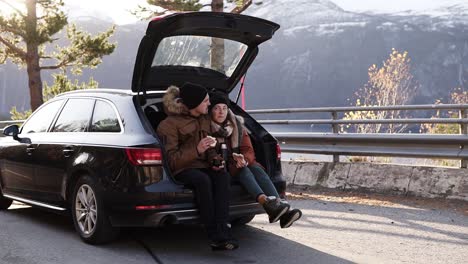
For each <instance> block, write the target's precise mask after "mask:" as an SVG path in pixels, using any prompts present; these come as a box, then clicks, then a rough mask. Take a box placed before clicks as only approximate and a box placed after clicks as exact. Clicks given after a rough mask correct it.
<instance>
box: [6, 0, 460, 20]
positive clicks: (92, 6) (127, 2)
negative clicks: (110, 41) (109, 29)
mask: <svg viewBox="0 0 468 264" xmlns="http://www.w3.org/2000/svg"><path fill="white" fill-rule="evenodd" d="M20 1H21V0H17V1H11V2H20ZM256 1H262V2H263V3H264V4H266V3H268V1H269V0H254V2H256ZM289 1H292V0H289ZM330 1H331V2H334V3H335V4H337V5H338V6H340V7H341V8H343V9H344V10H347V11H354V12H364V11H371V12H374V13H390V12H405V11H412V12H418V13H420V12H423V13H424V11H430V10H434V9H437V8H440V7H448V6H454V5H459V6H463V7H465V8H468V0H391V1H390V0H330ZM201 2H209V1H208V0H201ZM138 5H146V0H65V8H66V10H67V11H68V14H69V17H70V18H72V19H73V18H77V17H101V18H107V19H112V20H113V21H114V23H116V24H117V25H123V24H129V23H133V22H136V21H137V20H138V19H137V18H135V17H134V16H133V15H132V14H130V13H129V10H132V9H135V8H137V6H138ZM0 8H2V11H3V10H4V8H5V7H4V6H1V2H0Z"/></svg>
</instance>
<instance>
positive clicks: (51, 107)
mask: <svg viewBox="0 0 468 264" xmlns="http://www.w3.org/2000/svg"><path fill="white" fill-rule="evenodd" d="M62 103H63V100H58V101H54V102H51V103H48V104H46V105H44V106H43V107H41V108H40V109H39V110H37V111H36V112H34V114H33V115H32V116H31V118H30V119H29V120H28V121H27V122H26V123H24V125H23V127H22V128H21V133H22V134H27V133H40V132H46V131H47V129H48V128H49V126H50V123H51V122H52V119H54V117H55V115H56V114H57V111H58V110H59V109H60V106H61V105H62Z"/></svg>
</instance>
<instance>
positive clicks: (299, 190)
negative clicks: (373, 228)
mask: <svg viewBox="0 0 468 264" xmlns="http://www.w3.org/2000/svg"><path fill="white" fill-rule="evenodd" d="M286 195H287V198H288V199H289V200H307V199H308V200H317V201H323V202H338V203H352V204H361V205H371V206H386V207H401V206H411V207H418V208H424V209H444V210H452V211H456V212H460V213H462V214H464V215H467V216H468V202H466V201H461V200H450V199H443V198H422V197H414V196H404V195H390V194H377V193H363V192H358V191H340V190H330V189H323V188H311V187H305V186H288V192H287V193H286Z"/></svg>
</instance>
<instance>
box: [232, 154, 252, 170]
mask: <svg viewBox="0 0 468 264" xmlns="http://www.w3.org/2000/svg"><path fill="white" fill-rule="evenodd" d="M232 158H233V159H234V161H235V162H236V168H238V169H240V168H244V167H245V166H247V165H248V162H247V161H246V160H245V158H244V155H242V154H237V153H233V154H232Z"/></svg>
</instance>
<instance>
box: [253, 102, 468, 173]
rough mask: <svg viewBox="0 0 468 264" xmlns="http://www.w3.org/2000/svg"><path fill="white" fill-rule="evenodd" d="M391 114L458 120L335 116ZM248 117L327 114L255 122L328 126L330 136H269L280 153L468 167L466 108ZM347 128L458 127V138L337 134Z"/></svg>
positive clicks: (334, 110) (337, 109)
mask: <svg viewBox="0 0 468 264" xmlns="http://www.w3.org/2000/svg"><path fill="white" fill-rule="evenodd" d="M392 110H456V111H458V116H459V118H404V119H365V120H347V119H342V118H339V113H345V112H353V111H392ZM247 112H248V113H249V114H252V115H256V114H285V113H329V114H330V115H331V119H300V120H298V119H295V120H287V119H283V120H279V119H275V120H271V119H268V120H258V122H259V123H260V124H264V125H265V124H276V125H290V124H311V125H312V124H328V125H330V126H331V130H332V132H331V133H312V132H310V133H307V132H304V133H282V132H272V135H273V136H275V137H276V138H277V139H278V141H279V142H280V145H281V148H282V150H283V151H284V152H293V153H313V154H327V155H333V161H334V162H338V161H339V156H340V155H352V156H386V157H418V158H444V159H458V160H460V161H461V162H460V167H462V168H466V167H467V164H468V149H467V148H468V104H449V105H397V106H383V107H376V106H368V107H316V108H288V109H260V110H248V111H247ZM347 124H458V125H459V134H458V135H456V134H452V135H449V134H446V135H433V134H402V133H401V134H384V133H380V134H377V133H376V134H352V133H339V125H347Z"/></svg>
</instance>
